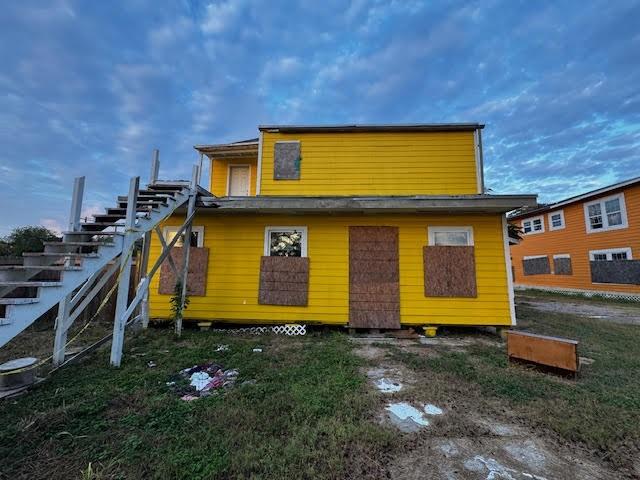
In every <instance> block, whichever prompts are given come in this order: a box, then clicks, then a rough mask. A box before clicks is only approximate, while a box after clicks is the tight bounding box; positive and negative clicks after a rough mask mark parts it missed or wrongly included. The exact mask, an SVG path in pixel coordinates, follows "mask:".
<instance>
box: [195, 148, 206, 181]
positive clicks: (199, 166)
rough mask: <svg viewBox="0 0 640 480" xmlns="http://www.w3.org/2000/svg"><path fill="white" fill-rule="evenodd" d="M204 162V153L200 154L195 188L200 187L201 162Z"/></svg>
mask: <svg viewBox="0 0 640 480" xmlns="http://www.w3.org/2000/svg"><path fill="white" fill-rule="evenodd" d="M203 161H204V153H201V154H200V163H199V164H198V180H197V181H196V186H198V185H200V180H202V162H203Z"/></svg>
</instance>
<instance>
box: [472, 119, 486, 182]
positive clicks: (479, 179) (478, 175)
mask: <svg viewBox="0 0 640 480" xmlns="http://www.w3.org/2000/svg"><path fill="white" fill-rule="evenodd" d="M473 149H474V154H475V160H476V184H477V190H478V193H479V194H482V193H484V192H483V191H482V190H483V189H484V188H483V186H482V171H481V167H480V148H479V146H478V130H474V131H473Z"/></svg>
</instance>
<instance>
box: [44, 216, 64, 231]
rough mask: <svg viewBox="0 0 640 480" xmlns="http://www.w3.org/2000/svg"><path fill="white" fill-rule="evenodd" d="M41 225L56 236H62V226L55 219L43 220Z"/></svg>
mask: <svg viewBox="0 0 640 480" xmlns="http://www.w3.org/2000/svg"><path fill="white" fill-rule="evenodd" d="M40 225H42V226H43V227H45V228H48V229H49V230H51V231H52V232H53V233H55V234H56V235H62V225H61V224H60V222H59V221H58V220H56V219H55V218H41V219H40Z"/></svg>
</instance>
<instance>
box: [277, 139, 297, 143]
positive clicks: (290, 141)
mask: <svg viewBox="0 0 640 480" xmlns="http://www.w3.org/2000/svg"><path fill="white" fill-rule="evenodd" d="M274 143H300V140H278V141H277V142H274Z"/></svg>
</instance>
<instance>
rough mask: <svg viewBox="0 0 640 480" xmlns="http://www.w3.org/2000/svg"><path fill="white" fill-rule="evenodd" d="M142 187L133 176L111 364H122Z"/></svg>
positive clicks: (121, 259)
mask: <svg viewBox="0 0 640 480" xmlns="http://www.w3.org/2000/svg"><path fill="white" fill-rule="evenodd" d="M139 189H140V177H133V178H132V179H131V182H130V183H129V195H128V197H127V217H126V219H125V232H126V233H125V237H124V242H123V247H122V253H121V254H120V279H119V282H118V295H117V299H116V314H115V318H114V322H113V340H112V343H111V365H113V366H114V367H119V366H120V361H121V360H122V347H123V344H124V327H125V323H126V319H125V318H124V313H125V312H126V311H127V304H128V302H129V283H130V281H131V263H132V259H131V255H130V250H131V248H132V247H133V244H134V241H135V236H134V235H133V232H132V230H133V229H134V228H135V225H136V206H137V204H138V190H139Z"/></svg>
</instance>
